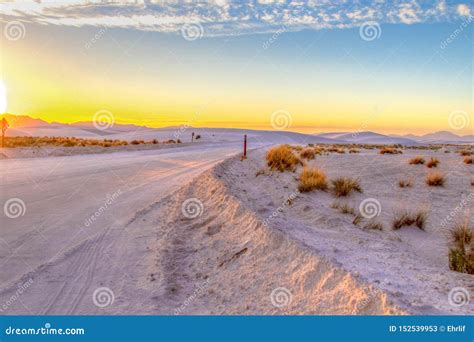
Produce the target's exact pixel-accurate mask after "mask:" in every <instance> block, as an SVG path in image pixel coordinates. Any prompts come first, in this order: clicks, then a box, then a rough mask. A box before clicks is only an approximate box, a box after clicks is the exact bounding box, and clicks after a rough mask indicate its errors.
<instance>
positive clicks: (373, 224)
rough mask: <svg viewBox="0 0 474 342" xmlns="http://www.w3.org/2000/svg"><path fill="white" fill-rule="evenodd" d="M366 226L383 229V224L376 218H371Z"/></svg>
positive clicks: (371, 228)
mask: <svg viewBox="0 0 474 342" xmlns="http://www.w3.org/2000/svg"><path fill="white" fill-rule="evenodd" d="M364 228H365V229H370V230H383V224H382V223H381V222H378V221H375V220H370V221H369V222H367V223H366V224H365V226H364Z"/></svg>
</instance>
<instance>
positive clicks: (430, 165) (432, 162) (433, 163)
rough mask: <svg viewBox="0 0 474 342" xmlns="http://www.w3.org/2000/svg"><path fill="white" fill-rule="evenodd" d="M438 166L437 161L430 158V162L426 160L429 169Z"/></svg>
mask: <svg viewBox="0 0 474 342" xmlns="http://www.w3.org/2000/svg"><path fill="white" fill-rule="evenodd" d="M438 164H439V160H438V159H436V158H431V159H430V160H428V163H426V166H427V167H428V168H430V169H431V168H432V167H438Z"/></svg>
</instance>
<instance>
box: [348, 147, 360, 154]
mask: <svg viewBox="0 0 474 342" xmlns="http://www.w3.org/2000/svg"><path fill="white" fill-rule="evenodd" d="M359 152H360V151H359V150H358V149H355V148H351V149H350V150H349V153H359Z"/></svg>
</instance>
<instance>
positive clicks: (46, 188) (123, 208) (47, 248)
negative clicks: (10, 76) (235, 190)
mask: <svg viewBox="0 0 474 342" xmlns="http://www.w3.org/2000/svg"><path fill="white" fill-rule="evenodd" d="M239 150H240V146H239V145H225V146H219V145H213V146H206V148H203V146H194V147H184V148H173V149H166V150H158V151H135V152H121V153H111V154H104V155H86V156H72V157H54V158H33V159H6V160H3V161H1V162H0V167H1V185H0V200H1V203H2V206H3V205H4V204H5V203H6V201H7V200H8V199H11V198H20V199H21V200H22V201H23V202H24V203H25V207H26V211H25V213H24V216H20V217H18V218H8V217H6V216H5V215H1V218H0V220H1V222H0V223H1V224H0V225H1V227H2V235H1V237H0V267H1V270H2V272H0V289H4V290H3V291H2V292H0V309H2V307H3V304H4V303H6V302H7V301H8V299H9V298H11V296H12V295H14V294H15V291H16V290H17V287H18V286H21V285H23V284H24V283H25V282H27V281H28V280H29V279H30V278H32V279H33V281H34V285H33V286H31V287H30V288H29V289H28V291H27V292H26V293H24V294H22V296H21V297H20V299H21V300H16V301H15V302H14V303H12V304H11V305H8V310H7V312H8V313H30V312H31V313H74V312H78V308H79V307H80V306H81V301H83V300H84V301H87V300H90V297H88V296H87V298H86V297H84V296H85V295H86V294H85V292H84V291H88V290H90V288H93V287H95V288H96V287H98V286H99V284H100V283H101V282H102V278H101V277H100V275H101V270H102V269H106V270H107V272H109V271H110V272H114V271H117V272H119V273H120V275H121V276H123V272H124V271H125V269H124V268H123V267H124V266H125V264H124V260H126V261H127V262H132V260H133V255H132V256H130V258H128V257H127V254H126V252H127V251H129V252H131V253H132V254H133V252H134V249H133V247H134V246H135V245H134V244H136V243H138V241H137V240H133V239H131V238H130V237H129V236H128V235H127V231H126V230H124V229H123V227H124V226H125V225H126V223H127V222H128V221H129V220H130V219H131V217H133V216H134V215H135V213H136V212H139V211H140V210H141V209H143V208H144V207H146V206H147V205H149V204H150V203H153V202H155V201H158V200H160V199H162V198H163V197H165V196H167V195H168V194H169V193H171V192H173V191H176V190H177V189H179V188H180V187H182V186H183V185H185V184H186V183H187V182H189V181H190V180H191V179H192V178H193V177H194V176H195V175H197V174H199V173H200V172H202V171H203V170H206V169H208V168H209V167H211V166H212V165H213V164H215V163H216V162H218V161H220V160H222V159H223V158H226V157H227V156H229V155H232V154H233V153H236V152H237V151H239ZM106 203H108V204H106ZM104 207H106V208H105V210H102V209H101V208H104ZM96 213H99V215H98V216H97V217H96V219H95V221H93V222H88V221H87V219H89V218H90V217H91V216H95V215H96ZM2 214H3V213H2ZM153 234H154V232H153ZM134 237H135V236H134ZM138 240H139V239H138ZM124 245H125V246H129V247H131V248H132V249H131V250H128V249H127V248H125V247H124ZM139 248H142V246H140V247H139ZM107 274H109V273H107ZM119 278H121V277H119V276H118V275H117V277H116V279H119Z"/></svg>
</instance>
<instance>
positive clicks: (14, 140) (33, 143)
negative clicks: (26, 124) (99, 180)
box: [5, 137, 128, 147]
mask: <svg viewBox="0 0 474 342" xmlns="http://www.w3.org/2000/svg"><path fill="white" fill-rule="evenodd" d="M124 145H128V142H127V141H125V140H111V139H104V140H97V139H82V138H75V137H5V147H43V146H56V147H76V146H81V147H84V146H101V147H111V146H124Z"/></svg>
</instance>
